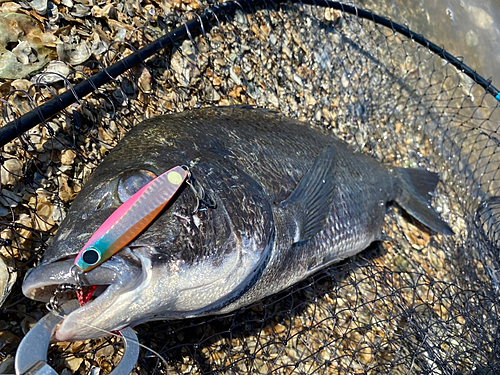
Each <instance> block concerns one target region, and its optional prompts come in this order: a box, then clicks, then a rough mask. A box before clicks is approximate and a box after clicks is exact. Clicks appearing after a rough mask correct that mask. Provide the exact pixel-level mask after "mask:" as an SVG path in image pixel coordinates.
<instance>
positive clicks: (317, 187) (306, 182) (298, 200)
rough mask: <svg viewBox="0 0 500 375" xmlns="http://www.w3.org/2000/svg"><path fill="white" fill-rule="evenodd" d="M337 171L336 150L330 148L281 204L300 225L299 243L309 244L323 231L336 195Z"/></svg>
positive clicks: (323, 151)
mask: <svg viewBox="0 0 500 375" xmlns="http://www.w3.org/2000/svg"><path fill="white" fill-rule="evenodd" d="M334 168H335V147H333V146H328V147H327V148H325V149H324V150H322V151H321V152H320V154H319V155H318V157H317V158H316V160H315V161H314V164H313V165H312V167H311V169H309V171H308V172H307V173H306V174H305V175H304V176H303V177H302V179H301V180H300V182H299V184H298V185H297V187H296V188H295V189H294V190H293V191H292V193H291V194H290V195H289V196H288V198H287V199H285V200H284V201H282V202H281V203H279V206H280V207H282V208H284V209H287V210H289V211H290V212H291V214H292V215H293V216H294V217H295V220H296V222H297V225H298V238H296V239H295V242H303V241H307V240H309V239H310V238H312V237H313V236H314V235H315V234H316V233H318V232H319V231H321V230H322V229H323V226H324V225H325V222H326V219H327V218H328V215H329V214H330V210H331V204H332V201H333V197H334V194H335V185H334V177H335V173H334Z"/></svg>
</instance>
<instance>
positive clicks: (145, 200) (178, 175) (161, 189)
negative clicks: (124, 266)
mask: <svg viewBox="0 0 500 375" xmlns="http://www.w3.org/2000/svg"><path fill="white" fill-rule="evenodd" d="M188 175H189V171H187V170H185V169H184V168H182V167H180V166H177V167H174V168H172V169H170V170H168V171H167V172H165V173H163V174H162V175H160V176H158V177H156V178H155V179H154V180H152V181H150V182H149V183H147V184H146V185H145V186H144V187H142V188H141V189H140V190H139V191H138V192H137V193H135V194H134V195H132V196H131V197H130V198H129V199H128V200H127V201H125V202H124V203H123V204H122V205H121V206H120V207H118V208H117V209H116V210H115V211H114V212H113V213H112V214H111V216H109V217H108V218H107V219H106V221H105V222H104V223H103V224H102V225H101V226H100V227H99V229H98V230H97V231H96V232H95V233H94V235H93V236H92V237H91V238H90V240H88V242H87V243H86V244H85V246H84V247H83V248H82V250H81V251H80V252H79V253H78V255H77V257H76V259H75V266H76V267H78V268H79V269H80V270H81V271H83V272H88V271H90V270H92V269H93V268H95V267H97V266H99V265H100V264H101V263H103V262H105V261H106V260H108V259H109V258H111V256H112V255H114V254H116V253H117V252H118V251H119V250H120V249H122V248H123V247H124V246H126V245H127V244H128V243H129V242H130V241H132V240H133V239H134V238H135V237H136V236H137V235H138V234H139V233H140V232H141V231H142V230H143V229H144V228H146V226H148V225H149V223H151V221H153V219H154V218H155V217H156V216H157V215H158V214H159V213H160V211H161V210H162V209H163V208H164V207H165V206H166V204H167V203H168V202H169V201H170V199H172V197H173V196H174V195H175V193H176V192H177V190H179V188H180V187H181V185H182V184H183V183H184V181H185V180H186V178H187V177H188Z"/></svg>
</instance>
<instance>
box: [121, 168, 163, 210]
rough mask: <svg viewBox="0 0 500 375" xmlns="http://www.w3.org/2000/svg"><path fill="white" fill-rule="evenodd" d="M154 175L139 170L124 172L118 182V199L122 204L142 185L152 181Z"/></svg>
mask: <svg viewBox="0 0 500 375" xmlns="http://www.w3.org/2000/svg"><path fill="white" fill-rule="evenodd" d="M155 178H156V175H155V174H154V173H153V172H151V171H148V170H145V169H139V170H133V171H129V172H126V173H125V174H124V175H123V176H121V177H120V180H119V181H118V199H120V202H122V203H124V202H125V201H126V200H127V199H129V198H130V197H131V196H132V195H134V194H135V193H137V192H138V191H139V190H140V189H141V188H142V187H143V186H144V185H146V184H147V183H148V182H150V181H152V180H154V179H155Z"/></svg>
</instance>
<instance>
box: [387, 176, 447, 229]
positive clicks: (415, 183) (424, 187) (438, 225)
mask: <svg viewBox="0 0 500 375" xmlns="http://www.w3.org/2000/svg"><path fill="white" fill-rule="evenodd" d="M395 171H396V174H397V176H398V177H399V185H400V188H401V190H402V191H401V195H400V196H399V197H398V198H397V199H395V201H396V202H397V203H398V204H399V205H400V206H401V207H403V208H404V209H405V211H406V212H408V213H409V214H410V215H411V216H413V217H414V218H415V219H417V220H418V221H420V222H421V223H422V224H424V225H425V226H427V227H429V228H430V229H432V230H434V231H436V232H439V233H443V234H448V235H451V234H453V231H452V230H451V228H450V227H449V226H448V224H446V223H445V222H444V221H443V220H441V218H440V217H439V215H438V214H437V213H436V211H434V209H433V208H432V207H431V206H430V203H429V200H428V199H429V193H430V192H433V191H434V189H436V185H437V183H438V182H439V175H438V174H437V173H434V172H429V171H426V170H422V169H410V168H396V170H395Z"/></svg>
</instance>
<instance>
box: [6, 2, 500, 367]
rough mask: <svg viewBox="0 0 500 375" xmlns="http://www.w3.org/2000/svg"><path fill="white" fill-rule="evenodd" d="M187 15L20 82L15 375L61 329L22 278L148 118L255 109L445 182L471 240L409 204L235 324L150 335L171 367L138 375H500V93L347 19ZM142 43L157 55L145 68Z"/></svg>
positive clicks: (115, 356) (9, 179) (80, 361)
mask: <svg viewBox="0 0 500 375" xmlns="http://www.w3.org/2000/svg"><path fill="white" fill-rule="evenodd" d="M186 4H188V3H186ZM194 4H198V3H194ZM209 5H210V4H201V6H200V4H198V6H199V7H201V8H204V7H208V6H209ZM187 8H189V7H187ZM194 8H195V9H196V7H194ZM173 11H174V12H173V13H172V14H168V15H166V14H161V15H159V16H158V17H157V18H156V19H152V18H149V19H147V20H146V21H147V22H144V24H146V26H144V27H140V28H137V29H135V30H134V31H133V32H130V33H129V37H128V39H127V40H126V41H122V42H116V43H112V44H110V46H109V49H108V51H107V52H106V53H104V54H102V56H101V59H100V60H97V61H95V62H87V63H86V64H83V65H79V66H78V67H77V68H76V69H74V71H73V72H72V73H71V74H69V75H67V76H64V79H63V80H60V81H58V82H56V83H53V84H50V83H49V84H44V83H43V78H44V77H45V78H47V77H48V76H49V75H45V76H44V75H41V76H38V77H36V79H34V80H33V81H32V82H34V83H33V84H32V85H31V86H30V85H28V84H27V83H26V82H18V84H17V86H13V82H12V83H11V87H13V88H15V90H10V91H9V92H8V93H7V94H6V95H4V99H3V100H2V104H3V107H2V114H3V120H4V123H6V124H7V123H9V122H12V120H13V117H14V116H15V115H21V114H22V113H23V112H27V111H28V109H29V108H34V110H33V111H32V112H30V113H29V114H28V117H24V118H23V117H19V116H18V119H17V121H14V122H12V125H10V124H9V125H4V127H3V128H1V130H0V137H2V138H3V139H4V140H5V142H9V143H7V144H5V145H4V146H3V151H2V159H1V161H2V172H3V173H2V175H3V181H2V190H1V193H0V204H1V205H2V207H3V209H4V211H5V212H4V213H5V215H4V217H3V218H2V228H1V229H2V230H1V235H0V237H1V241H2V242H1V245H2V259H4V260H5V261H4V263H5V265H6V266H5V267H6V269H7V270H8V274H9V275H12V274H17V276H18V280H17V282H16V284H15V285H14V286H13V291H12V292H11V293H10V296H9V297H8V299H7V300H6V302H4V304H3V306H2V315H3V316H4V319H3V327H2V332H3V335H4V337H6V338H5V340H4V343H3V348H2V356H3V361H4V362H3V363H4V364H5V366H7V365H8V362H9V360H10V359H11V357H12V355H13V353H14V352H15V348H16V342H17V341H18V339H19V338H20V337H22V336H23V334H24V332H25V331H26V329H27V327H28V326H29V324H32V323H33V322H34V321H36V320H37V319H39V318H40V317H41V316H42V315H43V314H44V312H45V310H44V308H43V305H41V304H39V303H36V302H33V301H29V300H27V299H25V298H24V297H22V295H21V293H20V281H21V279H22V275H23V274H24V273H25V272H26V270H27V269H28V268H29V267H31V266H34V265H35V264H36V262H37V261H38V259H39V257H40V255H41V254H42V253H43V251H44V249H45V247H46V244H47V240H48V239H49V238H50V237H51V236H52V235H53V234H54V232H55V230H56V229H57V224H58V223H60V220H61V219H62V217H63V216H64V212H65V211H66V210H67V207H68V206H69V204H70V202H71V200H72V199H73V198H74V196H75V195H76V194H77V193H78V191H79V190H80V189H81V186H82V185H83V183H84V181H85V180H86V179H87V178H88V176H89V174H90V173H91V171H92V170H93V169H94V168H95V167H96V166H97V165H98V164H99V163H100V162H101V161H102V160H104V159H105V155H106V153H107V151H108V150H109V149H111V148H112V147H113V146H114V145H115V144H116V143H117V142H118V141H119V139H120V138H121V137H123V135H124V134H125V133H126V132H127V131H128V130H129V129H130V128H131V127H132V126H134V125H135V124H136V123H137V122H139V121H140V120H141V119H144V118H146V117H150V116H153V115H157V114H159V113H163V112H168V111H181V110H188V109H190V108H193V107H198V106H206V105H232V104H249V105H253V106H257V107H264V108H268V109H273V110H278V111H279V112H281V113H283V114H285V115H286V116H289V117H293V118H298V119H300V120H303V121H308V122H310V123H313V124H314V125H315V126H317V127H318V128H321V129H322V130H323V131H326V132H330V133H333V134H336V135H337V136H339V137H340V138H342V139H344V140H345V141H346V142H348V143H351V144H353V145H355V146H356V147H357V148H358V149H359V150H361V151H364V152H368V153H370V154H372V155H374V156H375V157H377V158H378V159H379V160H381V161H383V162H386V163H388V164H392V165H396V166H413V167H422V168H426V169H429V170H433V171H437V172H439V173H440V175H441V178H442V183H441V184H440V185H439V186H438V191H437V193H436V196H435V197H434V201H433V204H434V206H435V208H436V209H437V210H438V211H440V212H441V214H442V217H443V218H444V219H445V220H446V221H447V222H449V223H451V224H452V227H453V229H454V231H455V233H456V234H455V236H453V237H442V236H436V235H432V236H431V235H430V234H429V233H428V232H427V231H426V230H425V229H424V228H422V227H421V226H419V224H418V223H415V222H413V221H412V220H411V219H410V218H408V217H406V216H404V213H403V212H402V211H401V210H399V209H398V208H397V207H392V208H391V209H390V210H389V212H388V215H387V219H386V224H385V227H384V234H385V237H384V240H383V241H381V242H378V243H375V244H374V245H372V246H371V247H370V248H369V249H367V250H366V251H364V252H363V253H361V254H359V255H358V256H355V257H353V258H351V259H349V260H346V261H344V262H342V263H340V264H337V265H334V266H332V267H329V268H328V269H326V270H324V271H321V272H319V273H318V274H317V275H315V276H313V277H311V278H309V279H307V280H304V281H303V282H301V283H299V284H298V285H296V286H294V287H292V288H290V289H289V290H286V291H284V292H282V293H280V294H278V295H276V296H272V297H269V298H267V299H265V300H264V301H261V302H260V303H257V304H255V305H252V306H249V307H246V308H244V309H242V310H239V311H237V312H235V313H231V314H229V315H228V316H223V317H208V318H200V319H191V320H187V321H180V322H179V321H174V322H154V323H146V324H143V325H140V326H138V327H137V332H138V335H139V338H140V339H141V342H142V343H144V344H145V345H146V346H149V347H151V348H152V349H154V350H156V351H158V352H160V353H161V355H162V356H163V357H165V359H166V360H167V363H168V366H166V365H165V364H164V363H162V361H160V360H159V359H158V357H156V356H155V355H153V354H152V353H151V352H148V351H147V350H143V351H142V353H141V358H140V361H139V363H138V365H137V367H136V369H135V370H134V371H136V372H137V373H167V372H168V373H170V374H172V373H187V372H189V373H204V374H212V373H228V374H237V373H278V374H280V373H287V374H288V373H304V374H305V373H326V374H328V373H395V374H399V373H404V374H406V373H417V374H420V373H421V374H431V373H442V374H458V373H469V374H487V373H492V374H493V373H496V372H498V361H499V356H500V352H499V347H498V343H499V340H498V307H499V301H498V285H499V284H498V271H497V270H498V269H499V265H498V250H497V249H498V246H497V244H498V235H497V228H498V198H497V195H499V193H498V188H499V187H498V181H499V177H498V174H499V172H498V154H499V149H498V131H497V129H498V126H497V122H498V103H497V100H496V99H495V96H496V95H498V90H497V89H496V88H495V87H494V86H492V85H491V83H490V82H489V81H487V80H485V79H484V78H482V77H481V76H479V75H478V74H477V73H475V72H474V71H473V70H472V69H470V68H469V67H467V66H466V65H465V64H464V63H463V62H462V61H461V60H460V59H457V58H455V57H453V56H452V55H450V54H448V53H447V52H446V51H445V50H444V49H442V48H440V47H438V46H437V45H436V44H433V43H431V42H430V41H427V40H426V39H425V38H423V37H422V36H419V35H417V34H415V33H412V32H411V31H410V30H408V29H407V28H405V27H403V26H401V25H399V24H397V23H394V22H391V21H389V20H386V19H385V18H383V17H380V16H377V15H375V14H373V13H371V12H368V11H365V10H362V9H358V8H356V7H353V6H349V5H345V4H339V3H336V2H327V1H323V2H318V1H317V2H311V4H307V3H306V2H297V3H296V4H294V3H291V2H287V3H281V4H278V3H271V2H264V1H262V2H240V3H225V4H223V5H218V6H216V7H214V8H210V10H207V11H205V12H202V11H201V10H200V11H195V12H191V11H188V12H186V11H185V9H183V6H182V5H179V6H175V7H173ZM138 13H140V12H138ZM141 14H144V12H143V13H141ZM143 18H144V17H143ZM201 26H202V27H201ZM170 30H173V31H172V32H171V34H168V37H166V38H165V39H160V40H162V41H161V42H158V43H157V44H156V45H155V44H154V42H153V40H155V39H156V38H157V36H158V34H159V33H162V32H165V31H170ZM273 41H274V42H273ZM142 46H147V47H146V51H147V52H148V53H146V54H144V55H141V54H135V55H134V54H132V52H133V51H135V50H137V49H139V48H141V47H142ZM158 47H165V48H164V49H162V50H161V51H160V48H158ZM143 51H144V50H143ZM114 62H118V63H117V65H113V63H114ZM112 67H116V68H112ZM130 68H132V69H130ZM114 69H115V70H114ZM127 69H130V70H128V71H127ZM95 72H97V74H98V78H92V79H88V77H89V76H90V75H91V74H93V73H95ZM94 77H95V76H94ZM99 77H100V78H99ZM78 82H82V83H81V86H79V85H77V83H78ZM22 84H24V86H23V85H22ZM68 87H69V88H70V89H69V90H68V89H67V88H68ZM78 87H81V88H82V89H81V90H82V91H79V90H80V89H78ZM63 91H65V92H66V94H65V93H63V94H62V95H59V96H55V95H56V93H58V92H63ZM50 97H53V99H52V100H51V103H52V104H48V105H47V106H44V105H43V104H42V103H43V102H44V101H45V100H46V99H50ZM65 98H66V99H65ZM39 120H42V121H40V122H41V123H42V124H41V125H36V124H35V123H36V122H38V121H39ZM34 125H36V126H34ZM32 126H34V127H33V128H32ZM29 129H31V130H29ZM15 137H17V138H15ZM7 338H8V339H7ZM9 340H10V341H9ZM119 348H120V343H119V340H117V339H103V340H99V341H98V342H96V341H91V342H85V343H74V344H55V345H54V346H53V347H52V349H51V352H50V358H51V364H53V366H54V367H55V368H58V369H59V370H62V369H63V368H67V369H71V370H72V371H78V372H82V373H84V372H85V371H88V370H89V369H91V368H92V367H99V368H101V369H102V371H109V370H110V369H111V368H112V367H113V363H114V362H115V361H118V360H119V357H120V351H119Z"/></svg>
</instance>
